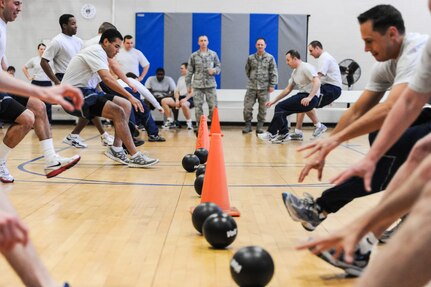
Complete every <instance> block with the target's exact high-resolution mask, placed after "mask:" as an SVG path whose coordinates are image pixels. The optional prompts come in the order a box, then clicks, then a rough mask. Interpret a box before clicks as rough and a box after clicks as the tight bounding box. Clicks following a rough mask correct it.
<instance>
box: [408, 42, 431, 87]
mask: <svg viewBox="0 0 431 287" xmlns="http://www.w3.org/2000/svg"><path fill="white" fill-rule="evenodd" d="M409 87H410V88H411V89H412V90H414V91H415V92H418V93H424V94H425V93H431V40H428V42H427V44H426V47H425V49H424V50H423V52H422V57H421V60H420V62H419V65H418V66H417V68H416V74H415V76H414V77H413V79H412V81H411V82H410V84H409Z"/></svg>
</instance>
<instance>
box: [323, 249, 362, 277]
mask: <svg viewBox="0 0 431 287" xmlns="http://www.w3.org/2000/svg"><path fill="white" fill-rule="evenodd" d="M316 255H317V257H319V258H320V259H322V260H323V261H325V262H326V263H329V264H330V265H332V266H334V267H337V268H340V269H342V270H343V271H344V272H346V274H348V275H350V276H353V277H359V276H361V274H362V269H360V268H359V267H357V268H355V267H352V266H351V265H348V264H346V263H344V262H343V261H340V260H338V259H336V258H334V257H333V256H332V255H331V254H330V253H329V252H328V251H324V252H322V253H319V254H316Z"/></svg>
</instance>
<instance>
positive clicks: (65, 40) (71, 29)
mask: <svg viewBox="0 0 431 287" xmlns="http://www.w3.org/2000/svg"><path fill="white" fill-rule="evenodd" d="M59 24H60V27H61V33H59V34H58V35H57V36H55V37H54V38H53V39H52V41H51V42H50V44H49V45H48V47H47V48H46V50H45V52H44V53H43V55H42V59H41V61H40V66H41V67H42V69H43V71H44V72H45V74H46V75H47V76H48V77H49V78H50V79H51V81H53V82H54V83H55V84H56V85H58V84H59V83H60V82H61V80H62V79H63V75H64V73H65V71H66V69H67V66H68V65H69V62H70V60H71V59H72V57H73V56H75V55H76V53H78V52H79V51H80V50H81V49H82V48H83V47H84V43H83V41H82V40H81V39H80V38H78V37H76V36H75V35H76V32H77V29H78V26H77V24H76V19H75V17H74V16H73V15H71V14H63V15H61V16H60V18H59ZM49 62H53V66H54V70H55V74H54V72H53V70H52V68H51V66H50V65H49ZM91 121H92V123H93V124H94V126H95V127H96V128H97V130H98V131H99V133H100V140H101V142H102V144H103V145H112V142H113V140H114V139H113V137H112V136H111V135H109V134H108V133H107V132H106V131H105V130H104V128H103V126H102V123H101V121H100V119H99V118H97V117H96V118H93V119H91ZM88 122H89V121H88V120H86V119H83V118H79V120H78V124H77V125H76V126H75V128H74V129H73V131H72V132H71V133H70V134H68V135H67V136H66V137H65V138H64V139H63V143H65V144H68V145H71V146H73V147H76V148H86V147H87V144H86V143H85V142H84V140H83V139H82V138H81V137H80V136H79V133H80V132H81V131H82V129H84V127H85V126H87V124H88Z"/></svg>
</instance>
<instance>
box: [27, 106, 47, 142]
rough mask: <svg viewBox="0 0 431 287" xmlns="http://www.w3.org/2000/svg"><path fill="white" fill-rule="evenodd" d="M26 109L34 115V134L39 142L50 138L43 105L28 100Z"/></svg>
mask: <svg viewBox="0 0 431 287" xmlns="http://www.w3.org/2000/svg"><path fill="white" fill-rule="evenodd" d="M27 108H28V109H29V110H30V111H32V112H33V114H34V119H35V120H34V132H35V133H36V135H37V137H38V138H39V140H40V141H42V140H46V139H50V138H52V134H51V127H50V125H49V121H48V115H47V114H46V107H45V104H44V103H43V102H42V101H41V100H39V99H34V98H30V99H28V102H27Z"/></svg>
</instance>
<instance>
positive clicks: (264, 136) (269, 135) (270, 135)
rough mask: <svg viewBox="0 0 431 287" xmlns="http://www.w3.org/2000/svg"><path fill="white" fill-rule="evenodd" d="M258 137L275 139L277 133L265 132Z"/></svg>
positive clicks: (267, 139)
mask: <svg viewBox="0 0 431 287" xmlns="http://www.w3.org/2000/svg"><path fill="white" fill-rule="evenodd" d="M257 137H258V138H259V139H260V140H263V141H272V140H273V139H275V138H276V137H277V135H273V134H271V133H270V132H264V133H261V134H257Z"/></svg>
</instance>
